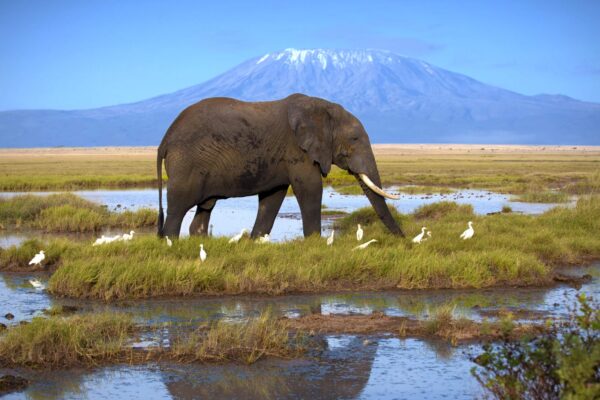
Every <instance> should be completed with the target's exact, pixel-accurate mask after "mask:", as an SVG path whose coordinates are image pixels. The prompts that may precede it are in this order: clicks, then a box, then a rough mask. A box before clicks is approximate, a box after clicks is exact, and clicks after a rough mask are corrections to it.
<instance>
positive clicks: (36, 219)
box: [0, 193, 156, 232]
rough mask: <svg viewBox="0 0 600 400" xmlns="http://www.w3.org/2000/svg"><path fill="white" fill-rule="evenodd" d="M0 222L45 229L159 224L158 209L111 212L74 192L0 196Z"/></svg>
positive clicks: (69, 230) (62, 229) (70, 229)
mask: <svg viewBox="0 0 600 400" xmlns="http://www.w3.org/2000/svg"><path fill="white" fill-rule="evenodd" d="M0 224H1V225H2V226H4V227H5V228H6V227H8V226H11V227H15V228H17V229H19V228H33V229H42V230H44V231H46V232H89V231H100V230H102V229H104V228H137V227H144V226H153V225H155V224H156V211H154V210H150V209H141V210H138V211H124V212H111V211H108V210H107V209H106V208H105V207H102V206H101V205H99V204H96V203H93V202H91V201H88V200H85V199H83V198H81V197H78V196H75V195H74V194H71V193H61V194H51V195H48V196H36V195H20V196H15V197H11V198H7V199H0Z"/></svg>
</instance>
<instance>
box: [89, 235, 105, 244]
mask: <svg viewBox="0 0 600 400" xmlns="http://www.w3.org/2000/svg"><path fill="white" fill-rule="evenodd" d="M106 239H107V237H106V236H104V235H102V236H100V237H99V238H98V239H96V241H95V242H94V244H93V245H92V246H99V245H101V244H104V243H106Z"/></svg>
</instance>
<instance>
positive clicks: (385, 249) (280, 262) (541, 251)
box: [0, 197, 600, 300]
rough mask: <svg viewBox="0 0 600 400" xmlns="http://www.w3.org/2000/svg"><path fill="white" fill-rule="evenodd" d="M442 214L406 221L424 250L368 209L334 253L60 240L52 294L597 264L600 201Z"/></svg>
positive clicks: (428, 278)
mask: <svg viewBox="0 0 600 400" xmlns="http://www.w3.org/2000/svg"><path fill="white" fill-rule="evenodd" d="M437 207H438V208H441V209H443V210H445V211H444V212H432V209H433V208H435V206H432V205H429V206H426V208H425V207H424V208H422V209H419V210H417V211H416V212H415V214H414V215H411V216H401V218H400V219H401V220H402V221H403V225H404V229H405V230H406V232H407V234H408V236H409V238H410V237H412V236H414V235H416V234H417V233H418V232H419V230H420V227H421V226H427V227H428V228H429V229H431V230H432V232H433V235H432V238H430V239H429V240H428V241H426V242H424V243H423V244H421V245H414V244H412V243H411V242H410V240H409V239H399V238H397V237H394V236H391V235H389V234H388V233H386V231H385V228H384V227H383V226H382V224H381V223H380V222H375V221H377V219H376V217H375V216H374V213H373V211H372V210H370V209H363V210H359V211H357V212H355V213H353V214H350V215H348V216H346V217H344V218H342V219H341V222H340V227H341V229H340V230H339V234H338V235H336V241H335V243H334V245H333V246H331V247H328V246H326V244H325V240H324V239H323V238H320V237H310V238H308V239H305V240H296V241H291V242H286V243H279V244H275V243H273V244H268V245H260V246H259V245H256V244H255V243H254V242H252V241H250V240H246V239H244V240H242V241H241V242H240V243H238V244H237V245H230V244H228V243H227V242H228V238H188V239H182V240H178V241H176V242H174V244H173V247H171V248H168V247H167V246H166V245H165V244H164V241H160V240H158V239H157V238H156V237H154V236H140V237H137V238H136V239H135V240H133V241H131V242H128V243H114V244H111V245H105V246H98V247H92V246H91V245H89V244H81V243H72V242H66V241H61V240H55V241H51V242H50V243H48V246H47V247H46V248H47V250H48V253H49V254H59V258H60V259H59V262H60V267H59V268H58V270H57V271H56V272H55V273H54V274H53V276H52V277H51V279H50V283H49V290H50V291H51V292H52V293H54V294H57V295H64V296H71V297H83V298H98V299H105V300H111V299H124V298H143V297H153V296H190V295H198V294H209V295H216V294H241V293H252V294H284V293H290V292H315V291H329V290H358V289H386V288H406V289H425V288H468V287H471V288H481V287H491V286H503V285H544V284H549V283H551V282H552V277H553V271H552V266H554V265H569V264H573V265H576V264H582V263H585V262H589V261H592V260H597V259H599V258H600V237H599V236H598V235H597V232H599V231H600V201H599V199H598V197H591V198H583V199H580V200H579V201H578V203H577V205H576V207H573V208H556V209H553V210H551V211H548V212H546V213H544V214H542V215H540V216H527V215H521V214H498V215H491V216H476V215H474V214H472V212H471V210H470V208H468V207H464V206H457V205H455V206H450V205H448V204H445V203H441V205H439V204H438V205H437ZM449 209H450V211H448V210H449ZM424 210H427V211H424ZM434 211H435V210H434ZM396 214H397V212H396ZM418 216H427V217H424V219H418V218H417V217H418ZM467 220H472V221H473V222H474V228H475V232H476V233H475V236H474V238H473V239H471V240H468V241H463V240H461V239H459V237H458V236H459V234H460V233H461V232H462V231H463V230H465V229H466V227H467V226H466V222H467ZM359 221H360V223H361V224H362V225H363V226H364V230H365V240H368V239H371V238H376V239H377V240H378V242H377V243H375V244H373V245H371V246H370V247H369V248H368V249H367V250H365V251H351V250H352V249H353V248H354V247H355V246H356V245H357V242H356V239H355V237H354V231H355V229H356V225H355V223H357V222H359ZM200 242H203V243H204V247H205V249H206V251H207V252H208V260H207V261H206V262H205V263H202V264H201V263H200V261H199V260H198V258H197V257H198V246H199V244H200ZM29 246H31V244H29ZM6 252H7V255H6V256H5V252H4V251H3V252H1V253H0V263H5V260H10V259H11V258H14V254H19V252H20V251H19V249H17V248H14V249H9V250H7V251H6ZM2 265H3V264H0V267H2Z"/></svg>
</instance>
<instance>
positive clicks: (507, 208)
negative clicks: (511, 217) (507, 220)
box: [502, 206, 513, 214]
mask: <svg viewBox="0 0 600 400" xmlns="http://www.w3.org/2000/svg"><path fill="white" fill-rule="evenodd" d="M511 212H513V209H512V208H511V207H510V206H502V214H510V213H511Z"/></svg>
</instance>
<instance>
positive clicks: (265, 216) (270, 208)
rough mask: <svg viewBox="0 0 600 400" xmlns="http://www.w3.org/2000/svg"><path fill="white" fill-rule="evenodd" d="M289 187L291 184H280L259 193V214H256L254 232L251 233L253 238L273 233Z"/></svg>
mask: <svg viewBox="0 0 600 400" xmlns="http://www.w3.org/2000/svg"><path fill="white" fill-rule="evenodd" d="M288 187H289V185H285V186H279V187H277V188H275V189H273V190H270V191H268V192H263V193H259V194H258V214H257V215H256V222H254V228H253V229H252V234H251V235H250V236H251V237H252V238H257V237H259V236H263V235H264V234H266V233H271V229H273V224H274V223H275V218H277V213H279V209H280V208H281V204H282V203H283V199H285V195H286V193H287V190H288Z"/></svg>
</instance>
